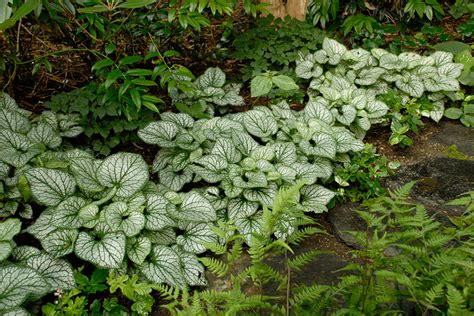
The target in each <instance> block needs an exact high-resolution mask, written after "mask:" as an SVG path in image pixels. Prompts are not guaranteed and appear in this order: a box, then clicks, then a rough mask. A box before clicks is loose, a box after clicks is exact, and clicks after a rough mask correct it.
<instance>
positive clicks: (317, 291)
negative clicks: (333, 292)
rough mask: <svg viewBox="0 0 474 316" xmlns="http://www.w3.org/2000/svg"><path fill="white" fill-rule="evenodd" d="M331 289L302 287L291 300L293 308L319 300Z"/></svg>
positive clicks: (313, 286)
mask: <svg viewBox="0 0 474 316" xmlns="http://www.w3.org/2000/svg"><path fill="white" fill-rule="evenodd" d="M330 288H331V287H330V286H328V285H320V284H316V285H312V286H301V287H298V288H296V289H295V291H294V292H295V294H294V295H293V297H292V298H291V299H290V304H291V305H292V306H295V305H301V304H303V303H304V302H308V301H313V300H317V299H318V298H319V297H320V296H321V295H322V294H323V293H324V292H325V291H327V290H329V289H330Z"/></svg>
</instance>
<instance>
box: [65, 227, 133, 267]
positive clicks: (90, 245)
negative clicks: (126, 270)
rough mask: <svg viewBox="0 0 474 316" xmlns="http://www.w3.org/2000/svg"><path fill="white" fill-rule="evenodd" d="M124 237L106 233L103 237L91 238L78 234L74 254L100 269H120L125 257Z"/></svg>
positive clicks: (90, 236)
mask: <svg viewBox="0 0 474 316" xmlns="http://www.w3.org/2000/svg"><path fill="white" fill-rule="evenodd" d="M125 240H126V238H125V235H124V234H122V233H108V234H104V236H102V237H100V236H97V237H95V236H92V235H90V234H89V233H86V232H80V233H79V236H78V237H77V240H76V246H75V248H74V252H75V253H76V255H77V256H78V257H79V258H81V259H83V260H86V261H89V262H91V263H93V264H95V265H97V266H99V267H102V268H108V269H109V268H120V266H121V264H122V261H123V258H124V256H125Z"/></svg>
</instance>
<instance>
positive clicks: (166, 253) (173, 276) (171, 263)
mask: <svg viewBox="0 0 474 316" xmlns="http://www.w3.org/2000/svg"><path fill="white" fill-rule="evenodd" d="M140 271H141V273H143V275H144V276H145V277H146V278H147V279H148V280H150V281H151V282H154V283H158V284H160V283H167V284H169V285H172V286H176V287H179V288H182V287H184V286H185V285H186V282H185V280H184V277H183V273H182V271H181V260H180V258H179V255H178V254H177V253H176V251H174V250H173V249H171V248H170V247H167V246H161V245H156V246H154V247H153V248H152V250H151V260H150V261H149V262H144V263H143V264H142V266H141V268H140Z"/></svg>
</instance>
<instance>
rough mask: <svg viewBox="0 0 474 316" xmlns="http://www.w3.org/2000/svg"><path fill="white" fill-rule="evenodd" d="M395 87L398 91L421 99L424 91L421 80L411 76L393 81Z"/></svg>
mask: <svg viewBox="0 0 474 316" xmlns="http://www.w3.org/2000/svg"><path fill="white" fill-rule="evenodd" d="M395 85H396V86H397V88H398V89H400V90H402V91H403V92H405V93H406V94H408V95H410V96H412V97H415V98H421V96H422V95H423V92H424V91H425V87H424V85H423V82H422V81H421V79H420V78H419V77H418V76H415V75H412V74H410V75H408V76H406V77H402V78H400V79H399V80H397V81H395Z"/></svg>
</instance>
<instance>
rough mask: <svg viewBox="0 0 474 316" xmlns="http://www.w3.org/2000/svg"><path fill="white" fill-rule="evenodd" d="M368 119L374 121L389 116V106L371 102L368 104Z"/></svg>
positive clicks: (379, 102) (380, 102)
mask: <svg viewBox="0 0 474 316" xmlns="http://www.w3.org/2000/svg"><path fill="white" fill-rule="evenodd" d="M366 110H367V112H368V113H367V117H368V118H371V119H374V118H379V117H382V116H384V115H385V114H387V112H388V106H387V105H386V104H385V103H383V102H382V101H375V100H369V102H368V103H367V107H366Z"/></svg>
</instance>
